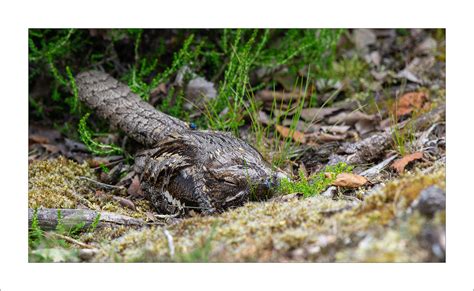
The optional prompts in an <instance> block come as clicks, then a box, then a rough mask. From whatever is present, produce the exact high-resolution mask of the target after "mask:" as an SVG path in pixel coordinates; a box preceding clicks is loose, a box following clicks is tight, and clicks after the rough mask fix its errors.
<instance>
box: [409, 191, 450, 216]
mask: <svg viewBox="0 0 474 291" xmlns="http://www.w3.org/2000/svg"><path fill="white" fill-rule="evenodd" d="M412 207H413V208H414V209H416V210H418V211H419V212H420V213H421V214H423V215H425V216H427V217H433V215H434V214H435V213H436V212H437V211H440V210H444V209H446V193H445V192H444V190H442V189H440V188H439V187H437V186H429V187H427V188H425V189H423V190H422V191H421V193H420V196H419V197H418V198H417V199H416V200H415V201H414V202H413V204H412Z"/></svg>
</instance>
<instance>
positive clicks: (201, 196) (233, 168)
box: [76, 71, 284, 214]
mask: <svg viewBox="0 0 474 291" xmlns="http://www.w3.org/2000/svg"><path fill="white" fill-rule="evenodd" d="M76 79H77V80H76V82H77V86H78V89H79V97H80V99H81V100H82V101H84V102H85V103H86V104H87V105H88V106H89V107H91V108H92V109H94V110H95V111H96V112H97V113H98V114H99V116H101V117H102V118H106V119H107V120H109V121H110V122H111V123H112V124H113V125H115V126H118V127H119V128H120V129H122V130H123V131H124V132H125V133H126V134H127V135H129V136H130V137H132V138H134V139H135V140H137V141H138V142H140V143H142V144H143V145H145V146H146V147H148V148H151V149H148V150H145V151H142V152H140V153H138V154H137V155H136V157H135V171H136V172H137V173H140V175H141V185H142V188H143V190H144V192H145V193H146V195H147V196H148V198H149V199H150V201H151V203H152V204H153V206H154V207H155V208H156V209H157V211H158V212H160V213H167V214H179V213H182V212H183V210H185V209H186V208H196V209H199V210H201V212H203V213H206V214H210V213H215V212H217V211H222V210H225V209H227V208H229V207H233V206H239V205H242V204H243V203H244V202H245V201H247V200H248V199H249V198H250V196H251V195H255V197H266V196H268V195H269V194H270V193H271V190H272V189H273V188H274V185H275V184H276V183H277V181H278V179H279V178H281V177H284V174H282V173H280V172H276V171H273V170H272V168H271V166H270V165H269V164H268V163H267V162H266V161H265V160H264V159H263V157H262V155H261V154H260V153H259V152H258V151H257V150H255V149H254V148H253V147H252V146H250V145H249V144H247V143H246V142H244V141H243V140H241V139H239V138H236V137H234V136H232V135H230V134H228V133H223V132H217V131H204V130H197V129H195V127H193V126H190V125H189V124H187V123H185V122H182V121H180V120H179V119H176V118H174V117H171V116H168V115H166V114H164V113H162V112H159V111H157V110H155V109H154V108H153V107H152V106H151V105H150V104H148V103H146V102H144V101H142V100H141V99H140V98H139V97H138V96H137V95H135V94H133V93H132V92H130V89H129V88H128V87H127V86H125V85H123V84H121V83H120V82H118V81H116V80H115V79H113V78H112V77H111V76H109V75H107V74H105V73H102V72H98V71H90V72H85V73H81V74H80V75H78V76H77V78H76Z"/></svg>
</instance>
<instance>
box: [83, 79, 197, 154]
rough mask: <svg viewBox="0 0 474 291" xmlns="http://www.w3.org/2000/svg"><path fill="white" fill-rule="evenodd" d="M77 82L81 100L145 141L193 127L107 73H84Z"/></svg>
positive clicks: (147, 144)
mask: <svg viewBox="0 0 474 291" xmlns="http://www.w3.org/2000/svg"><path fill="white" fill-rule="evenodd" d="M76 84H77V88H78V91H79V98H80V99H81V101H83V102H85V103H86V104H87V106H89V107H90V108H91V109H93V110H94V112H95V113H97V114H98V115H99V116H100V117H101V118H103V119H105V120H108V121H110V123H111V124H112V125H114V126H117V127H118V128H120V129H121V130H123V131H124V132H125V133H126V134H127V135H129V136H130V137H132V138H133V139H135V140H136V141H138V142H140V143H142V144H143V145H146V146H153V145H155V144H156V143H157V142H158V141H160V140H163V139H164V138H165V137H166V136H167V135H168V134H169V133H170V132H174V133H175V132H178V131H180V130H183V131H184V130H186V129H189V126H188V125H187V124H186V123H185V122H183V121H181V120H179V119H177V118H174V117H171V116H169V115H166V114H164V113H162V112H160V111H158V110H156V109H155V108H153V106H151V105H150V104H148V103H147V102H145V101H143V100H141V99H140V97H139V96H138V95H136V94H134V93H132V92H131V91H130V89H129V88H128V87H127V86H126V85H124V84H122V83H120V82H118V81H117V80H115V79H114V78H112V77H111V76H109V75H107V74H106V73H103V72H99V71H89V72H84V73H81V74H79V75H78V76H77V77H76Z"/></svg>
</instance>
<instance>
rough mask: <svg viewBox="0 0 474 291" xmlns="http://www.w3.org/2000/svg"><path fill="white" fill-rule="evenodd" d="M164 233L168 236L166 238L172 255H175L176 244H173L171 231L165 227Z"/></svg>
mask: <svg viewBox="0 0 474 291" xmlns="http://www.w3.org/2000/svg"><path fill="white" fill-rule="evenodd" d="M163 233H164V234H165V236H166V240H167V241H168V248H169V250H170V257H171V258H173V257H174V244H173V237H172V236H171V234H170V232H169V231H168V230H167V229H166V228H165V229H163Z"/></svg>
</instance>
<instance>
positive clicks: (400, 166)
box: [392, 152, 423, 174]
mask: <svg viewBox="0 0 474 291" xmlns="http://www.w3.org/2000/svg"><path fill="white" fill-rule="evenodd" d="M421 158H423V152H416V153H413V154H410V155H406V156H404V157H402V158H401V159H398V160H396V161H395V162H393V164H392V168H394V169H395V170H396V171H397V172H398V173H399V174H401V173H403V171H404V170H405V167H406V166H407V165H408V164H409V163H410V162H412V161H415V160H419V159H421Z"/></svg>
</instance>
